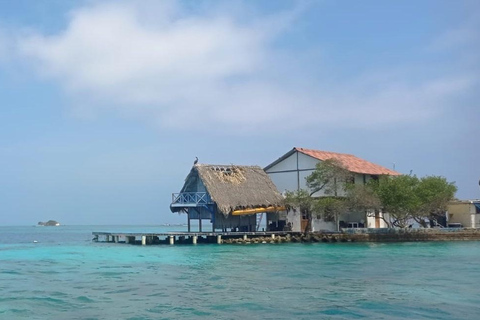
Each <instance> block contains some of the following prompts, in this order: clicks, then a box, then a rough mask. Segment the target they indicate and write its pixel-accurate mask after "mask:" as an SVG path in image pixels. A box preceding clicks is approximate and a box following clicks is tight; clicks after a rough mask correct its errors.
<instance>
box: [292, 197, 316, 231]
mask: <svg viewBox="0 0 480 320" xmlns="http://www.w3.org/2000/svg"><path fill="white" fill-rule="evenodd" d="M314 202H315V200H314V199H313V198H312V196H311V194H310V193H309V192H308V191H307V190H304V189H300V190H297V191H287V192H286V193H285V204H286V205H287V208H288V209H293V210H297V209H298V210H300V213H301V214H303V215H305V216H307V219H308V223H307V226H306V228H305V230H302V231H303V232H309V231H311V230H312V215H313V212H314Z"/></svg>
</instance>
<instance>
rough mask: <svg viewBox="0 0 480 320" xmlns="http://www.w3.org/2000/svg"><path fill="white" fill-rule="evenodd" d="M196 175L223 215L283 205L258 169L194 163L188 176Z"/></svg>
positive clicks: (270, 184) (279, 197) (279, 196)
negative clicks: (235, 211) (240, 210)
mask: <svg viewBox="0 0 480 320" xmlns="http://www.w3.org/2000/svg"><path fill="white" fill-rule="evenodd" d="M195 173H198V176H199V177H200V179H201V180H202V182H203V184H204V186H205V188H206V189H207V192H208V193H209V195H210V197H211V198H212V200H213V201H214V202H215V203H216V204H217V209H218V210H219V211H220V212H222V213H223V214H224V215H228V214H230V213H231V212H232V211H233V210H239V209H247V208H260V207H268V206H281V205H282V204H283V197H282V195H281V194H280V193H279V192H278V190H277V187H276V186H275V185H274V184H273V182H272V180H271V179H270V177H269V176H268V175H267V174H266V173H265V171H263V169H262V168H261V167H259V166H237V165H228V166H224V165H210V164H196V165H194V166H193V168H192V171H191V172H190V174H189V177H190V176H191V175H192V174H195ZM187 180H188V177H187Z"/></svg>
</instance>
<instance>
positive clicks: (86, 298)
mask: <svg viewBox="0 0 480 320" xmlns="http://www.w3.org/2000/svg"><path fill="white" fill-rule="evenodd" d="M77 301H79V302H84V303H92V302H95V300H93V299H90V298H89V297H86V296H79V297H77Z"/></svg>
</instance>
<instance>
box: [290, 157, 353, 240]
mask: <svg viewBox="0 0 480 320" xmlns="http://www.w3.org/2000/svg"><path fill="white" fill-rule="evenodd" d="M350 178H352V174H351V173H350V172H349V171H348V170H347V169H345V167H344V166H343V165H342V164H341V163H340V162H338V161H337V160H334V159H328V160H325V161H321V162H319V163H317V165H316V166H315V170H314V171H313V172H312V174H310V175H309V176H308V177H306V178H305V179H306V183H307V186H308V189H309V190H308V191H307V190H302V189H301V190H297V191H293V192H287V193H286V199H285V202H286V204H287V206H289V207H293V208H299V209H300V211H301V213H302V214H304V215H305V216H306V217H307V219H308V223H307V228H306V230H305V231H307V232H308V231H311V228H312V219H313V214H320V215H322V217H323V219H324V220H325V221H337V220H338V216H339V215H340V214H341V213H342V212H345V210H346V202H345V198H344V197H339V195H341V194H343V192H344V191H345V190H346V185H347V183H348V181H350ZM319 191H322V192H323V194H324V195H327V197H313V195H314V194H315V193H317V192H319Z"/></svg>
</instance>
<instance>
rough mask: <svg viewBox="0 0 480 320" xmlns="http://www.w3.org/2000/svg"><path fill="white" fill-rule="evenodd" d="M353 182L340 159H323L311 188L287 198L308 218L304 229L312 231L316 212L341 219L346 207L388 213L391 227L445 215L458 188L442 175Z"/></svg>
mask: <svg viewBox="0 0 480 320" xmlns="http://www.w3.org/2000/svg"><path fill="white" fill-rule="evenodd" d="M352 182H353V175H352V173H351V172H349V171H348V170H347V169H346V168H345V167H344V166H342V164H341V163H340V162H338V161H336V160H334V159H329V160H325V161H321V162H319V163H317V165H316V167H315V170H314V171H313V172H312V174H310V175H309V176H308V177H306V184H307V186H308V190H297V191H293V192H287V194H286V200H285V202H286V204H287V206H290V207H293V208H299V209H300V211H301V213H302V214H304V215H305V216H306V217H307V218H308V224H307V229H306V230H305V231H311V225H312V217H313V214H317V215H321V216H322V218H323V219H324V220H325V221H336V222H337V223H338V220H339V219H338V217H339V215H340V214H342V213H345V212H347V211H352V212H355V211H356V212H372V213H374V212H378V211H379V210H382V211H383V212H384V213H385V212H386V213H388V215H383V216H382V218H383V219H384V220H385V222H386V223H387V225H388V226H389V227H391V226H394V227H400V228H405V227H407V226H408V225H410V224H411V223H412V220H416V221H417V222H419V223H421V224H423V225H426V223H425V219H436V218H438V217H439V216H440V215H443V214H444V212H445V210H446V206H447V204H448V202H449V201H451V200H452V199H454V196H455V192H456V191H457V187H456V186H455V183H454V182H448V181H447V180H446V179H445V178H444V177H440V176H426V177H423V178H418V177H417V176H411V175H401V176H383V177H380V179H378V180H374V179H372V180H370V181H369V182H368V183H366V184H361V185H355V184H354V183H352ZM314 195H318V196H314ZM386 216H387V217H388V218H386Z"/></svg>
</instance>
